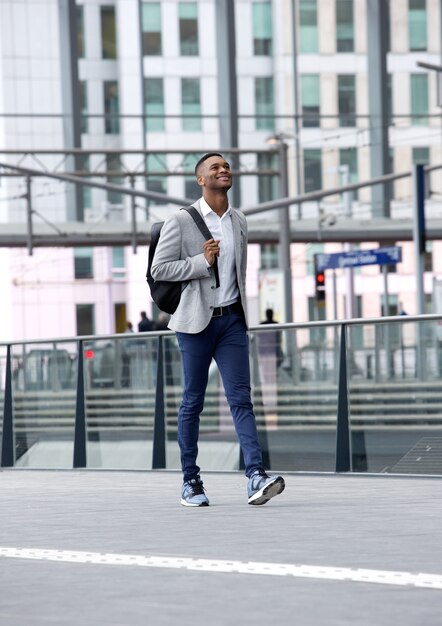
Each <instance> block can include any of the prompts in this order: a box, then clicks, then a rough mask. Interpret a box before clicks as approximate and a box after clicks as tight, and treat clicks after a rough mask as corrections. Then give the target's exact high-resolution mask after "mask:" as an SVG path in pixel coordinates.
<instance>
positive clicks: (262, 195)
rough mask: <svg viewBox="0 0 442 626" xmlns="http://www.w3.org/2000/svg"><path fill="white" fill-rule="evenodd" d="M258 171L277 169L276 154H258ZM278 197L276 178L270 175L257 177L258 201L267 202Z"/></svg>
mask: <svg viewBox="0 0 442 626" xmlns="http://www.w3.org/2000/svg"><path fill="white" fill-rule="evenodd" d="M257 165H258V169H259V170H265V169H275V170H276V169H277V156H276V154H258V162H257ZM277 197H278V176H277V175H275V176H272V175H271V174H260V175H259V176H258V200H259V202H267V201H268V200H275V199H276V198H277Z"/></svg>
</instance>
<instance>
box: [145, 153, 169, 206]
mask: <svg viewBox="0 0 442 626" xmlns="http://www.w3.org/2000/svg"><path fill="white" fill-rule="evenodd" d="M166 159H167V155H165V154H156V153H151V154H148V155H147V158H146V171H147V176H146V180H147V189H148V190H149V191H156V192H157V193H164V194H166V193H167V176H161V172H167V163H166ZM151 172H152V174H151ZM155 204H164V201H162V200H149V205H155Z"/></svg>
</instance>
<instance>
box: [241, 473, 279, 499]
mask: <svg viewBox="0 0 442 626" xmlns="http://www.w3.org/2000/svg"><path fill="white" fill-rule="evenodd" d="M284 489H285V482H284V479H283V478H282V476H278V477H277V478H275V480H274V481H273V482H271V483H268V484H267V485H265V486H264V487H263V488H262V489H260V490H259V491H257V492H256V493H254V494H253V496H250V498H249V499H248V504H255V505H257V504H265V503H266V502H268V501H269V500H271V499H272V498H274V497H275V496H277V495H279V494H280V493H282V492H283V491H284Z"/></svg>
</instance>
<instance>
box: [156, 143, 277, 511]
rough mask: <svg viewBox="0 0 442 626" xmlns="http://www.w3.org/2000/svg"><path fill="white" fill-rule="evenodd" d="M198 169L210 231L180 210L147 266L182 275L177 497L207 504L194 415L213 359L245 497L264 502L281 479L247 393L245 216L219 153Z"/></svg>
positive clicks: (164, 276)
mask: <svg viewBox="0 0 442 626" xmlns="http://www.w3.org/2000/svg"><path fill="white" fill-rule="evenodd" d="M195 175H196V179H197V182H198V185H200V187H201V189H202V198H200V200H198V201H197V202H195V204H194V206H195V208H196V209H197V211H198V212H199V213H200V214H201V216H202V217H203V219H204V221H205V222H206V225H207V227H208V229H209V230H210V232H211V234H212V236H213V238H212V239H209V240H208V241H205V240H204V237H203V235H202V234H201V233H200V231H199V230H198V228H197V227H196V225H195V223H194V221H193V219H192V217H191V216H190V215H189V214H188V213H187V211H177V212H176V213H174V214H173V215H172V216H171V217H169V218H168V219H167V220H166V222H165V224H164V226H163V228H162V230H161V236H160V239H159V242H158V245H157V248H156V251H155V256H154V259H153V262H152V267H151V274H152V277H153V279H154V280H166V281H184V285H185V286H184V288H183V291H182V294H181V300H180V303H179V305H178V308H177V310H176V311H175V313H174V314H173V315H172V316H171V318H170V321H169V328H171V329H172V330H174V331H175V332H176V336H177V340H178V345H179V348H180V351H181V358H182V364H183V372H184V389H183V397H182V403H181V407H180V410H179V413H178V444H179V446H180V452H181V466H182V470H183V479H184V482H183V487H182V491H181V504H183V505H184V506H192V507H194V506H208V504H209V500H208V498H207V496H206V494H205V490H204V486H203V482H202V480H201V477H200V468H199V467H198V465H197V455H198V436H199V419H200V414H201V412H202V410H203V406H204V397H205V392H206V387H207V381H208V373H209V366H210V363H211V361H212V359H215V361H216V363H217V365H218V369H219V371H220V374H221V378H222V381H223V385H224V389H225V393H226V398H227V401H228V403H229V407H230V411H231V413H232V417H233V422H234V425H235V430H236V433H237V436H238V440H239V444H240V446H241V450H242V453H243V456H244V462H245V473H246V476H247V477H248V479H249V482H248V503H249V504H254V505H256V504H265V503H266V502H268V501H269V500H270V499H271V498H273V497H274V496H276V495H278V494H279V493H281V492H282V491H283V489H284V487H285V484H284V479H283V478H282V476H268V475H267V474H266V472H265V471H264V468H263V463H262V455H261V448H260V445H259V441H258V433H257V429H256V419H255V415H254V413H253V406H252V401H251V395H250V368H249V348H248V336H247V321H246V319H247V318H246V310H245V301H246V299H245V279H246V264H247V222H246V219H245V217H244V215H243V214H242V213H241V212H240V211H238V210H237V209H233V208H232V207H230V205H229V201H228V197H227V192H228V190H229V189H230V187H231V186H232V172H231V170H230V165H229V163H228V162H227V161H226V160H225V158H224V157H223V155H222V154H219V153H215V152H210V153H208V154H205V155H204V156H203V157H202V158H201V159H200V160H199V161H198V163H197V164H196V166H195ZM215 266H216V267H217V270H218V271H217V272H216V271H215ZM216 275H218V276H219V281H217V280H216Z"/></svg>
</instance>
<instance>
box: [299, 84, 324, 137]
mask: <svg viewBox="0 0 442 626" xmlns="http://www.w3.org/2000/svg"><path fill="white" fill-rule="evenodd" d="M301 102H302V125H303V126H304V128H313V127H315V128H317V127H318V126H319V111H320V109H319V107H320V95H319V76H318V75H317V74H305V75H303V76H301Z"/></svg>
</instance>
